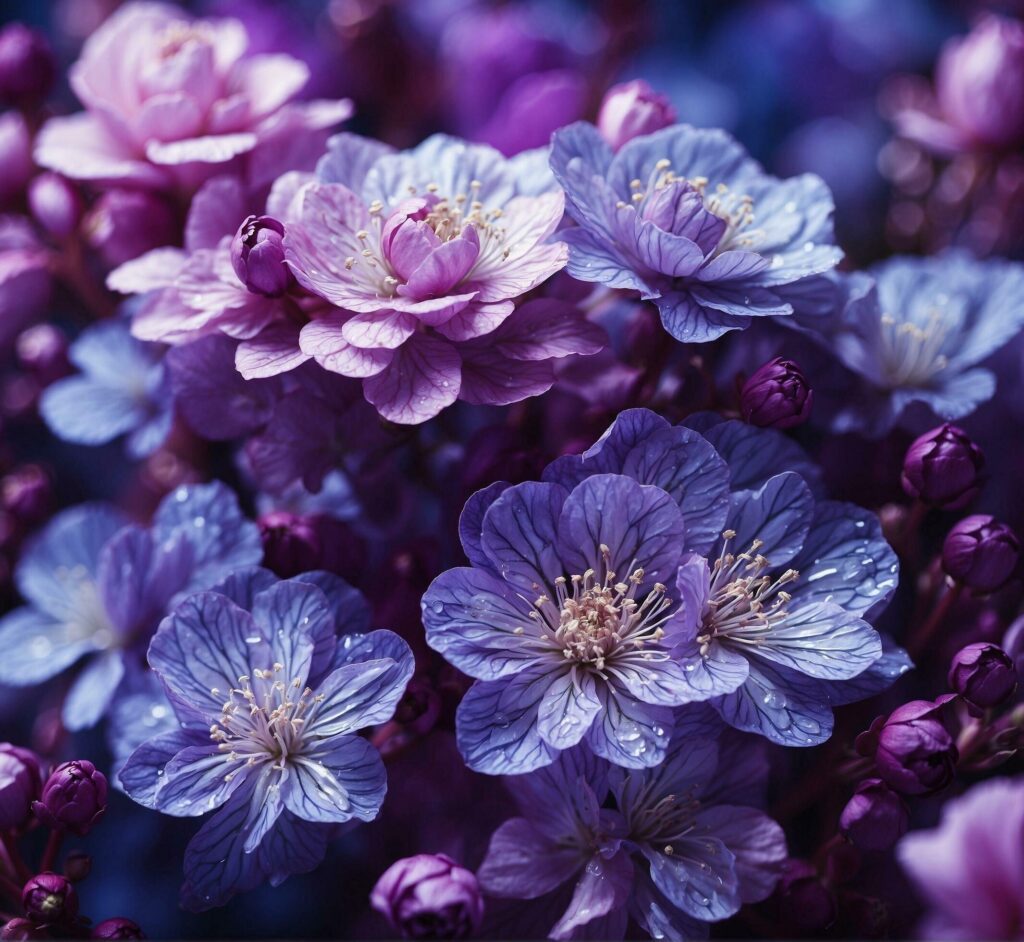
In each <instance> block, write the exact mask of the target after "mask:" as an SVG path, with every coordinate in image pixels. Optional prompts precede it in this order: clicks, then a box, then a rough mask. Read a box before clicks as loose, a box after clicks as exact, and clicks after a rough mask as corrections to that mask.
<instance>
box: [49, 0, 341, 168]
mask: <svg viewBox="0 0 1024 942" xmlns="http://www.w3.org/2000/svg"><path fill="white" fill-rule="evenodd" d="M248 42H249V37H248V34H247V32H246V29H245V26H244V25H243V24H242V23H241V22H240V21H238V20H233V19H217V20H213V19H211V20H192V19H189V17H188V16H187V15H186V14H185V13H184V12H183V11H182V10H180V9H178V8H176V7H173V6H169V5H164V4H161V3H138V2H136V3H128V4H126V5H125V6H124V7H122V8H121V9H120V10H118V11H117V12H115V13H114V14H113V15H112V16H111V17H110V18H109V19H108V20H107V21H106V22H105V23H104V24H103V25H102V26H101V27H100V28H99V29H97V30H96V31H95V32H94V33H93V34H92V35H91V36H90V37H89V39H88V40H87V41H86V43H85V46H84V48H83V50H82V55H81V58H80V59H79V60H78V62H76V63H75V64H74V65H73V66H72V68H71V72H70V82H71V87H72V89H73V90H74V92H75V94H76V95H77V96H78V98H79V99H80V100H81V102H82V103H83V104H84V105H85V107H86V111H84V112H82V113H80V114H76V115H71V116H70V117H63V118H51V119H50V120H49V121H48V122H47V123H46V124H45V125H44V126H43V128H42V130H41V132H40V134H39V139H38V142H37V145H36V160H37V161H38V162H39V163H40V164H42V165H43V166H44V167H48V168H50V169H52V170H56V171H58V172H59V173H62V174H64V175H65V176H67V177H71V178H72V179H78V180H91V181H97V182H105V183H131V184H135V185H143V186H147V187H157V188H171V187H172V186H174V185H175V183H176V182H185V183H187V184H191V185H193V186H194V184H195V183H196V182H201V181H202V180H203V179H205V178H207V177H209V176H211V175H212V174H214V173H216V172H218V170H220V169H223V168H225V167H226V166H227V165H229V164H231V163H232V162H233V161H235V160H236V158H239V157H241V156H242V155H248V157H249V162H250V166H249V170H250V173H257V172H258V171H257V170H256V168H255V166H254V165H255V164H256V162H257V160H258V159H259V158H260V157H261V156H262V155H261V150H266V149H268V148H273V147H275V146H277V147H280V146H281V143H282V142H283V141H286V140H287V139H288V138H290V137H295V136H303V135H305V136H307V137H309V138H310V139H311V141H312V142H313V146H315V142H316V141H317V140H318V139H319V141H320V142H321V144H322V141H323V135H324V133H325V131H326V129H328V128H330V127H332V126H333V125H336V124H337V123H338V122H340V121H343V120H344V119H345V118H347V117H348V116H349V115H350V114H351V107H350V104H349V102H347V101H313V102H306V103H296V102H294V101H293V99H294V98H295V97H296V95H298V93H299V92H300V91H301V89H302V87H303V86H304V85H305V84H306V82H307V81H308V79H309V69H308V67H307V66H306V65H305V64H304V63H302V62H300V61H299V60H297V59H294V58H292V57H291V56H287V55H266V54H265V55H249V54H247V52H246V47H247V45H248ZM264 159H266V158H264Z"/></svg>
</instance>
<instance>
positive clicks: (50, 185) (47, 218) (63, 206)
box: [28, 173, 84, 240]
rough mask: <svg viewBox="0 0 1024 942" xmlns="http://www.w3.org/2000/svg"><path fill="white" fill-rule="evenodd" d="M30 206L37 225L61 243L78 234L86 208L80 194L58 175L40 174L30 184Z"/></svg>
mask: <svg viewBox="0 0 1024 942" xmlns="http://www.w3.org/2000/svg"><path fill="white" fill-rule="evenodd" d="M28 205H29V209H31V210H32V215H33V217H34V218H35V220H36V222H38V223H39V225H40V226H42V227H43V229H44V230H45V231H46V232H47V233H48V234H49V235H51V236H53V237H54V238H55V239H58V240H63V239H66V238H67V237H68V236H70V235H71V233H73V232H74V231H75V228H76V227H77V226H78V223H79V220H80V219H81V218H82V210H83V208H84V207H83V204H82V197H81V196H79V194H78V191H77V190H76V189H75V188H74V187H73V186H71V184H70V183H68V181H67V180H65V179H64V178H63V177H61V176H59V175H58V174H56V173H41V174H39V176H38V177H36V178H35V179H34V180H33V181H32V182H31V183H30V184H29V187H28Z"/></svg>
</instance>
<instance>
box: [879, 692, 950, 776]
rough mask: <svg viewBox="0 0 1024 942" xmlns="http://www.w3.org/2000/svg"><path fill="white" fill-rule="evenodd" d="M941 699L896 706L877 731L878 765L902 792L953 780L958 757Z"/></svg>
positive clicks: (883, 773)
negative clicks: (935, 701) (943, 718)
mask: <svg viewBox="0 0 1024 942" xmlns="http://www.w3.org/2000/svg"><path fill="white" fill-rule="evenodd" d="M941 709H942V704H941V703H932V702H931V701H930V700H911V701H910V702H909V703H905V704H904V705H903V706H901V707H899V708H898V709H896V710H894V711H893V712H892V713H891V714H890V715H889V718H888V719H887V720H886V721H885V723H884V724H883V725H882V728H881V729H880V730H879V732H878V745H877V751H876V752H875V767H876V769H877V770H878V775H879V776H880V777H881V779H882V780H883V781H884V782H885V783H886V784H887V785H888V786H889V787H890V788H893V789H895V790H896V791H898V792H900V793H901V794H903V795H924V794H927V793H928V792H935V791H938V790H939V789H940V788H945V787H946V785H948V784H949V783H950V782H951V781H952V780H953V775H954V774H955V772H956V763H957V759H958V758H959V753H958V752H957V748H956V745H955V744H954V742H953V737H952V736H950V735H949V731H948V730H947V729H946V727H945V725H944V724H943V722H942V720H941V719H940V717H939V711H940V710H941Z"/></svg>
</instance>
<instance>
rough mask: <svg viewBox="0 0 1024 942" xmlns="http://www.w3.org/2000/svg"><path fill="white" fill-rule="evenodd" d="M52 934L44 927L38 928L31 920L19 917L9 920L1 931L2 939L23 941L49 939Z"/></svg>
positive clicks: (0, 937) (0, 936)
mask: <svg viewBox="0 0 1024 942" xmlns="http://www.w3.org/2000/svg"><path fill="white" fill-rule="evenodd" d="M48 938H50V934H49V933H48V932H47V931H46V930H45V929H44V928H43V927H42V926H37V925H36V924H35V923H34V922H33V921H32V920H31V919H24V918H22V917H21V916H18V917H16V918H14V919H9V920H8V921H7V922H5V923H4V925H3V928H2V929H0V939H3V940H5V942H7V940H15V939H17V940H23V939H48Z"/></svg>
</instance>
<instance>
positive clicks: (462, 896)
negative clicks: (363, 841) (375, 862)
mask: <svg viewBox="0 0 1024 942" xmlns="http://www.w3.org/2000/svg"><path fill="white" fill-rule="evenodd" d="M370 904H371V905H372V906H373V908H374V909H376V910H377V912H379V913H381V914H382V915H383V916H385V917H386V918H387V920H388V922H389V923H391V926H392V928H394V929H397V930H398V931H399V932H400V933H401V934H402V937H403V938H405V939H465V938H467V937H471V936H475V935H476V933H477V932H478V930H479V929H480V923H481V921H482V920H483V915H484V899H483V894H482V893H481V892H480V884H479V883H478V882H477V878H476V876H474V874H473V873H472V871H470V870H466V869H465V868H464V867H460V866H459V865H458V864H457V863H455V861H454V860H452V859H451V857H446V856H445V855H444V854H417V855H416V856H415V857H404V858H402V859H401V860H396V861H395V862H394V863H393V864H392V865H391V866H390V867H388V869H387V870H385V871H384V873H383V874H382V875H381V878H380V879H379V880H378V881H377V883H376V885H375V886H374V888H373V892H372V893H371V894H370Z"/></svg>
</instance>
